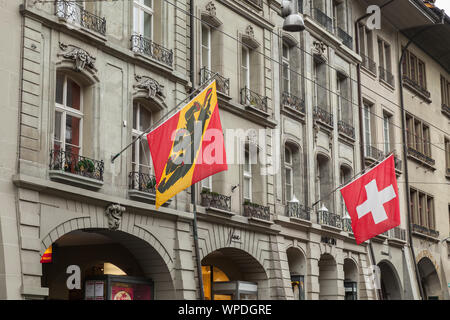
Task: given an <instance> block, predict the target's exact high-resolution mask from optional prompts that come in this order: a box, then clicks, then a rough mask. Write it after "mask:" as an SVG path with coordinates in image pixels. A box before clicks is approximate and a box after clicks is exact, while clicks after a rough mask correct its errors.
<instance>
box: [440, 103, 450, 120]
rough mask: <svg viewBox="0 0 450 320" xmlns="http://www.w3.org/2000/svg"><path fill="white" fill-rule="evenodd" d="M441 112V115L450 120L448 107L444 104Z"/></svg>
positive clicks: (449, 108)
mask: <svg viewBox="0 0 450 320" xmlns="http://www.w3.org/2000/svg"><path fill="white" fill-rule="evenodd" d="M441 111H442V113H443V114H445V115H446V116H447V117H448V118H450V107H449V106H448V105H446V104H443V105H442V107H441Z"/></svg>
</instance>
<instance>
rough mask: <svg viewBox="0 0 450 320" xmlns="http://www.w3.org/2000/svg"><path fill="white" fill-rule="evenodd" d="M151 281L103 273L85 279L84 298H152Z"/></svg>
mask: <svg viewBox="0 0 450 320" xmlns="http://www.w3.org/2000/svg"><path fill="white" fill-rule="evenodd" d="M153 288H154V287H153V282H152V281H151V280H148V279H145V278H136V277H128V276H113V275H104V276H97V277H91V278H88V279H86V282H85V291H84V298H85V300H152V297H153Z"/></svg>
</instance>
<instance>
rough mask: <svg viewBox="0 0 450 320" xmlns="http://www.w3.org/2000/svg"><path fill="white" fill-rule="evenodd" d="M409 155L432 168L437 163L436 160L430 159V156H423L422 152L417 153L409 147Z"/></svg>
mask: <svg viewBox="0 0 450 320" xmlns="http://www.w3.org/2000/svg"><path fill="white" fill-rule="evenodd" d="M408 155H410V156H412V157H414V158H416V159H418V160H420V161H422V162H425V163H426V164H428V165H430V166H434V165H435V163H436V160H434V159H432V158H430V157H429V156H427V155H425V154H423V153H422V152H420V151H417V150H416V149H414V148H411V147H408Z"/></svg>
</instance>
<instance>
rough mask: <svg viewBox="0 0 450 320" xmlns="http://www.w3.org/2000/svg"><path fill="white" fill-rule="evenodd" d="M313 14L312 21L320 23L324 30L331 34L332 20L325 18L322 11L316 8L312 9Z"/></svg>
mask: <svg viewBox="0 0 450 320" xmlns="http://www.w3.org/2000/svg"><path fill="white" fill-rule="evenodd" d="M313 12H314V19H315V20H316V21H317V22H318V23H320V24H321V25H322V26H323V27H325V29H327V30H328V32H331V33H333V19H331V18H330V17H329V16H327V15H326V14H325V13H324V12H322V10H320V9H318V8H314V9H313Z"/></svg>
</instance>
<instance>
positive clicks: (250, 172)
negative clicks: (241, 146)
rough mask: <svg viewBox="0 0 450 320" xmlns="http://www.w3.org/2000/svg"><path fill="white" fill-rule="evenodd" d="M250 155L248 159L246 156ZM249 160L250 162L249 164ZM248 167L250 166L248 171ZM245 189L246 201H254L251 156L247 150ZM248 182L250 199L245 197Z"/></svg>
mask: <svg viewBox="0 0 450 320" xmlns="http://www.w3.org/2000/svg"><path fill="white" fill-rule="evenodd" d="M246 155H248V157H247V156H246ZM247 159H248V162H247ZM247 165H248V170H247ZM243 178H244V188H243V190H242V191H243V196H244V199H245V200H248V201H250V202H251V201H252V194H253V191H252V180H253V178H252V164H251V155H250V151H249V150H245V151H244V177H243ZM246 181H247V182H248V193H249V194H248V197H246V195H245V183H246Z"/></svg>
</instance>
